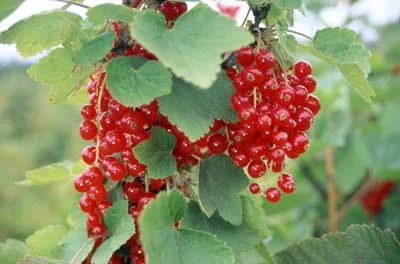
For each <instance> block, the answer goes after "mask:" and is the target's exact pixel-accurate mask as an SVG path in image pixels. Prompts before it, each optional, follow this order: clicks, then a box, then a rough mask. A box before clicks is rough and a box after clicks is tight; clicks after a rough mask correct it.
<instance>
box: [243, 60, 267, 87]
mask: <svg viewBox="0 0 400 264" xmlns="http://www.w3.org/2000/svg"><path fill="white" fill-rule="evenodd" d="M240 74H241V78H242V80H243V82H244V87H245V90H249V89H253V88H255V87H260V86H261V85H262V84H263V83H264V76H263V73H262V72H261V71H260V70H259V69H257V68H256V67H253V66H250V67H247V68H244V69H243V71H242V72H241V73H240Z"/></svg>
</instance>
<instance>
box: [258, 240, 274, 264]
mask: <svg viewBox="0 0 400 264" xmlns="http://www.w3.org/2000/svg"><path fill="white" fill-rule="evenodd" d="M255 248H256V250H257V252H258V254H260V256H261V257H262V258H263V259H264V260H266V261H267V262H266V263H265V264H277V263H276V262H275V260H274V259H273V258H272V256H271V254H270V253H269V251H268V249H267V247H266V246H265V245H264V243H262V242H261V243H260V244H258V245H256V247H255Z"/></svg>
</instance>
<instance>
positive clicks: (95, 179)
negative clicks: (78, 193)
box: [82, 166, 104, 186]
mask: <svg viewBox="0 0 400 264" xmlns="http://www.w3.org/2000/svg"><path fill="white" fill-rule="evenodd" d="M82 177H84V179H85V180H86V182H87V184H88V185H90V186H94V185H96V186H99V185H102V184H103V180H104V175H103V172H102V171H101V170H100V169H99V168H97V167H95V166H89V167H88V168H86V170H85V171H84V172H83V174H82Z"/></svg>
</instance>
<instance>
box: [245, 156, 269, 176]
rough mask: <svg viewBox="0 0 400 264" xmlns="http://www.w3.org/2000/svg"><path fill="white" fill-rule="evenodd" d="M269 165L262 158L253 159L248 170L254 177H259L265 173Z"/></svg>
mask: <svg viewBox="0 0 400 264" xmlns="http://www.w3.org/2000/svg"><path fill="white" fill-rule="evenodd" d="M266 171H267V166H266V165H265V163H264V161H262V160H253V161H252V162H250V164H249V166H248V167H247V172H248V173H249V175H250V176H251V177H253V178H259V177H261V176H263V175H264V174H265V172H266Z"/></svg>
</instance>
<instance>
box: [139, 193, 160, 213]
mask: <svg viewBox="0 0 400 264" xmlns="http://www.w3.org/2000/svg"><path fill="white" fill-rule="evenodd" d="M155 198H156V195H155V194H154V193H152V192H145V193H143V194H142V196H141V197H140V198H139V201H138V207H139V209H140V210H142V209H143V208H144V207H145V206H146V205H147V204H149V203H150V202H151V201H152V200H154V199H155Z"/></svg>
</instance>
